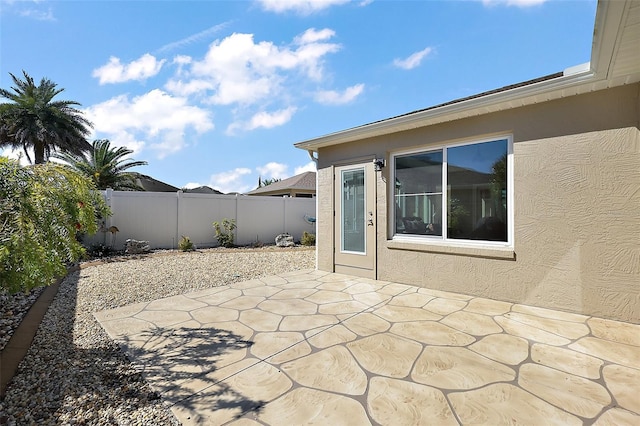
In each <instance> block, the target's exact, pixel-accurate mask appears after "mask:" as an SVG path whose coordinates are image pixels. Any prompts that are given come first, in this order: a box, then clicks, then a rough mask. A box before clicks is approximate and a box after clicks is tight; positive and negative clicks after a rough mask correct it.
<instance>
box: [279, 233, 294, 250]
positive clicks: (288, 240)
mask: <svg viewBox="0 0 640 426" xmlns="http://www.w3.org/2000/svg"><path fill="white" fill-rule="evenodd" d="M295 245H296V243H294V242H293V236H291V235H289V234H280V235H278V236H277V237H276V246H278V247H293V246H295Z"/></svg>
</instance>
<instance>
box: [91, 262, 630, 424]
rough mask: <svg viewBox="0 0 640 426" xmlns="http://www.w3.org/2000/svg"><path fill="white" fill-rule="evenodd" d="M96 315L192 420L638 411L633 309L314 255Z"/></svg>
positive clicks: (340, 420)
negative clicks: (402, 273) (571, 302)
mask: <svg viewBox="0 0 640 426" xmlns="http://www.w3.org/2000/svg"><path fill="white" fill-rule="evenodd" d="M95 317H96V318H97V319H98V321H99V322H100V323H101V325H102V326H103V327H104V329H105V330H106V331H107V333H108V334H109V335H110V336H111V337H112V338H113V339H114V340H115V341H117V342H118V343H120V344H121V346H122V348H123V349H124V350H125V351H126V352H127V353H128V354H129V357H130V358H131V360H132V362H133V363H134V364H136V365H138V366H139V368H140V369H141V371H142V372H143V374H144V375H145V378H146V379H147V381H148V382H149V383H150V384H151V385H152V387H153V388H154V389H155V391H156V392H157V393H158V395H159V397H161V398H162V399H163V400H164V401H166V403H167V404H169V405H170V406H171V409H172V411H173V412H174V414H175V415H176V417H177V418H178V420H179V421H181V422H182V423H183V424H185V425H191V424H212V425H213V424H215V425H218V424H234V425H250V424H269V425H291V424H331V425H339V424H349V425H355V424H402V425H405V424H438V425H445V424H452V425H455V424H493V425H495V424H547V425H549V424H562V425H572V424H576V425H578V424H598V425H605V424H612V425H614V424H615V425H625V424H629V425H632V424H636V425H637V424H640V398H638V394H639V393H640V325H634V324H628V323H622V322H616V321H610V320H605V319H600V318H593V317H588V316H584V315H577V314H572V313H565V312H558V311H552V310H547V309H541V308H536V307H530V306H526V305H518V304H511V303H506V302H500V301H493V300H488V299H481V298H474V297H470V296H466V295H461V294H455V293H446V292H441V291H435V290H429V289H423V288H417V287H413V286H409V285H404V284H397V283H391V282H383V281H374V280H368V279H363V278H356V277H352V276H347V275H340V274H332V273H327V272H321V271H313V270H306V271H296V272H292V273H286V274H281V275H278V276H271V277H266V278H262V279H256V280H251V281H245V282H242V283H238V284H232V285H229V286H224V287H215V288H211V289H208V290H203V291H199V292H195V293H189V294H185V295H180V296H174V297H169V298H165V299H160V300H156V301H153V302H150V303H139V304H134V305H129V306H126V307H123V308H118V309H113V310H109V311H103V312H98V313H96V314H95Z"/></svg>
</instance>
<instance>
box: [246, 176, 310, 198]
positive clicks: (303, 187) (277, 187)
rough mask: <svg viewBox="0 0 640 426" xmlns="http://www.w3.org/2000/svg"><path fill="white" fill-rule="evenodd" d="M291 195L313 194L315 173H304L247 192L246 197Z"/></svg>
mask: <svg viewBox="0 0 640 426" xmlns="http://www.w3.org/2000/svg"><path fill="white" fill-rule="evenodd" d="M292 193H305V194H315V193H316V172H304V173H301V174H299V175H295V176H293V177H290V178H288V179H283V180H281V181H278V182H274V183H272V184H269V185H267V186H263V187H260V188H257V189H254V190H253V191H249V192H247V195H289V194H292Z"/></svg>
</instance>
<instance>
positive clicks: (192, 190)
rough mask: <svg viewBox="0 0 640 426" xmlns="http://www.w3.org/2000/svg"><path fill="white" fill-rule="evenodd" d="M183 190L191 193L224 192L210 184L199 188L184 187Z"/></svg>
mask: <svg viewBox="0 0 640 426" xmlns="http://www.w3.org/2000/svg"><path fill="white" fill-rule="evenodd" d="M182 192H189V193H195V194H222V192H220V191H218V190H217V189H213V188H211V187H210V186H199V187H197V188H190V189H187V188H184V189H183V190H182Z"/></svg>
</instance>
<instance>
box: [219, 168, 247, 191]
mask: <svg viewBox="0 0 640 426" xmlns="http://www.w3.org/2000/svg"><path fill="white" fill-rule="evenodd" d="M250 174H251V169H247V168H245V167H238V168H235V169H233V170H229V171H226V172H221V173H216V174H213V175H211V179H210V180H209V186H210V187H212V188H214V189H217V190H218V191H222V192H224V193H228V192H239V193H245V192H247V191H250V190H252V189H254V186H252V185H248V184H246V183H245V182H243V176H246V175H250ZM256 185H257V184H256Z"/></svg>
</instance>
